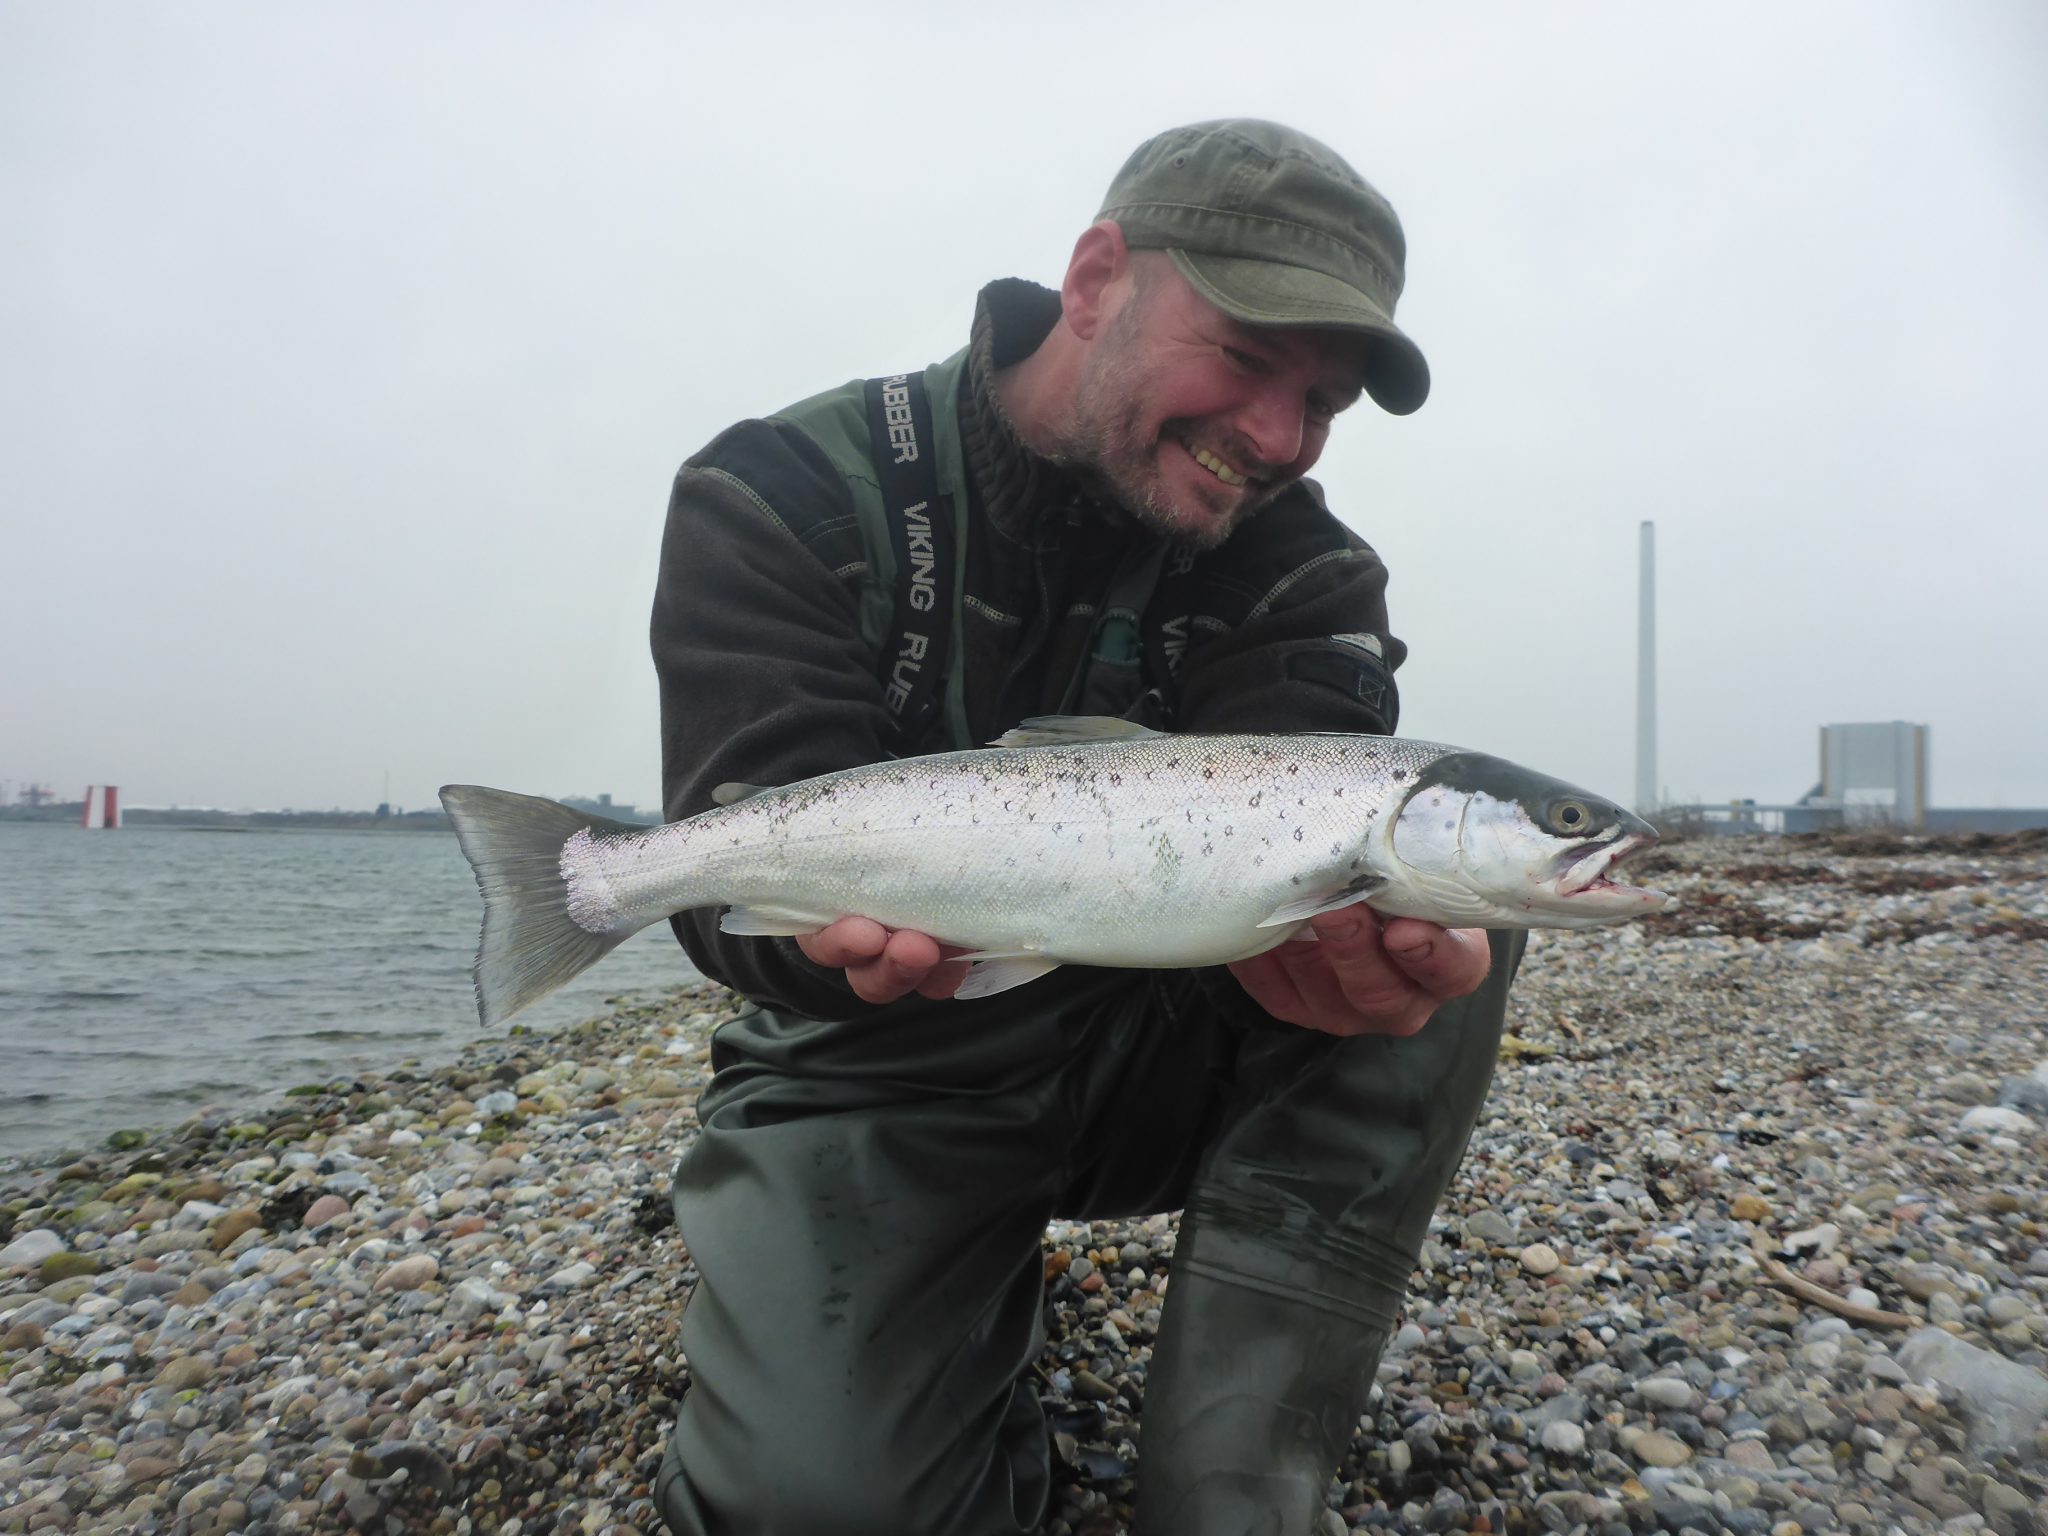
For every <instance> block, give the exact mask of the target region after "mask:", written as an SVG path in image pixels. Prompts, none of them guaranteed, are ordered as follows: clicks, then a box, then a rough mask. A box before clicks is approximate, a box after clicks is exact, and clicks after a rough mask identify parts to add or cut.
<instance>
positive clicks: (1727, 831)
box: [1660, 720, 2048, 835]
mask: <svg viewBox="0 0 2048 1536" xmlns="http://www.w3.org/2000/svg"><path fill="white" fill-rule="evenodd" d="M1930 735H1931V733H1930V732H1929V731H1928V728H1927V727H1926V726H1924V725H1914V724H1910V723H1909V722H1907V721H1904V720H1884V721H1877V722H1866V723H1860V724H1853V725H1824V726H1822V727H1821V728H1820V782H1819V783H1818V784H1815V785H1814V786H1813V788H1812V789H1810V790H1808V791H1807V792H1806V793H1805V794H1803V795H1801V796H1800V797H1799V799H1798V800H1797V801H1795V802H1793V803H1792V804H1790V805H1762V804H1759V803H1758V802H1756V801H1754V800H1733V801H1730V802H1728V803H1727V804H1726V805H1671V806H1665V807H1663V808H1662V810H1661V812H1660V814H1661V815H1662V816H1663V817H1665V818H1668V819H1670V820H1672V821H1680V822H1687V823H1691V824H1694V825H1697V826H1698V827H1700V829H1701V830H1703V831H1706V832H1709V833H1714V834H1720V835H1735V834H1740V833H1745V832H1826V831H1830V830H1833V829H1835V828H1840V827H1887V828H1891V829H1893V830H1896V831H1900V832H1930V833H1932V832H2022V831H2026V830H2028V829H2030V828H2034V827H2048V807H2043V808H2037V809H2032V810H2028V809H2021V808H2013V807H2004V806H1963V807H1956V806H1935V805H1932V804H1930V803H1929V801H1930V799H1931V795H1930V792H1929V788H1928V754H1929V744H1930Z"/></svg>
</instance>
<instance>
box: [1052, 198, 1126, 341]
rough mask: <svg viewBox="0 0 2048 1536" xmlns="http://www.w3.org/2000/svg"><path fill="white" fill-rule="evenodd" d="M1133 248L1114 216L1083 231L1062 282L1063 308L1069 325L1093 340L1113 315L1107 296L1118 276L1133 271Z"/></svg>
mask: <svg viewBox="0 0 2048 1536" xmlns="http://www.w3.org/2000/svg"><path fill="white" fill-rule="evenodd" d="M1130 267H1131V253H1130V248H1129V247H1128V246H1126V245H1125V244H1124V232H1123V229H1122V227H1121V226H1120V225H1119V224H1118V223H1117V222H1116V221H1115V220H1114V219H1098V220H1097V221H1096V222H1095V223H1093V224H1090V225H1089V226H1088V227H1087V228H1086V229H1084V230H1082V231H1081V238H1080V239H1078V240H1076V241H1075V242H1074V254H1073V256H1072V257H1071V258H1069V260H1068V262H1067V276H1066V281H1065V282H1063V283H1061V284H1060V310H1061V313H1062V315H1063V317H1064V319H1065V321H1066V326H1067V329H1068V330H1070V331H1072V332H1073V333H1074V334H1075V336H1077V337H1079V338H1080V339H1081V340H1082V341H1092V340H1094V339H1095V336H1096V335H1097V333H1099V332H1100V331H1101V329H1102V326H1103V322H1104V321H1106V320H1107V319H1108V318H1109V308H1108V304H1107V298H1108V295H1109V292H1110V289H1111V287H1112V285H1113V284H1115V282H1116V281H1117V279H1118V278H1120V277H1123V276H1124V275H1125V274H1126V273H1128V272H1129V271H1130Z"/></svg>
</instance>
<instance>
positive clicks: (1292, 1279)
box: [1137, 1217, 1391, 1536]
mask: <svg viewBox="0 0 2048 1536" xmlns="http://www.w3.org/2000/svg"><path fill="white" fill-rule="evenodd" d="M1182 1220H1183V1225H1182V1234H1183V1235H1182V1240H1181V1243H1180V1245H1179V1247H1178V1248H1177V1249H1176V1251H1175V1256H1174V1263H1173V1281H1172V1288H1171V1292H1170V1297H1171V1305H1172V1315H1173V1321H1172V1328H1173V1330H1174V1334H1173V1338H1174V1340H1175V1341H1176V1342H1178V1343H1180V1344H1181V1346H1182V1347H1178V1348H1170V1347H1162V1348H1161V1349H1160V1350H1159V1351H1157V1352H1156V1353H1155V1354H1154V1356H1153V1364H1152V1369H1151V1372H1150V1375H1149V1377H1148V1379H1147V1381H1146V1394H1145V1417H1144V1423H1143V1425H1142V1430H1141V1434H1140V1448H1141V1455H1140V1458H1139V1463H1138V1524H1137V1530H1138V1531H1139V1532H1140V1533H1143V1536H1167V1533H1169V1532H1171V1533H1173V1536H1248V1533H1256V1536H1309V1533H1316V1532H1320V1530H1321V1527H1320V1525H1319V1524H1318V1523H1317V1522H1318V1521H1320V1520H1321V1518H1322V1513H1323V1510H1324V1508H1325V1502H1324V1492H1325V1490H1326V1489H1327V1488H1328V1487H1329V1482H1330V1475H1331V1473H1332V1472H1334V1471H1335V1470H1336V1467H1337V1462H1338V1458H1339V1457H1341V1456H1342V1455H1343V1453H1344V1449H1345V1447H1346V1446H1348V1445H1349V1444H1350V1443H1351V1433H1352V1430H1353V1429H1354V1428H1355V1427H1356V1426H1357V1423H1358V1417H1359V1415H1360V1414H1361V1413H1362V1412H1364V1410H1365V1401H1366V1396H1367V1394H1368V1393H1369V1392H1370V1391H1371V1390H1372V1383H1373V1374H1374V1372H1375V1370H1376V1369H1377V1368H1378V1365H1379V1359H1380V1352H1381V1350H1382V1349H1384V1348H1385V1346H1386V1342H1387V1325H1388V1323H1389V1322H1390V1321H1391V1316H1390V1313H1391V1308H1389V1307H1387V1306H1386V1305H1385V1304H1384V1299H1383V1295H1384V1293H1382V1298H1381V1299H1380V1300H1379V1303H1378V1304H1374V1302H1373V1301H1369V1300H1365V1299H1364V1298H1361V1297H1360V1296H1359V1295H1358V1294H1357V1293H1358V1291H1359V1290H1360V1287H1358V1286H1357V1285H1356V1284H1355V1281H1356V1278H1357V1275H1358V1270H1357V1267H1356V1266H1354V1265H1349V1264H1345V1263H1342V1262H1336V1263H1330V1262H1318V1261H1317V1260H1314V1259H1309V1258H1302V1259H1297V1260H1294V1261H1292V1262H1282V1263H1279V1264H1277V1265H1276V1264H1274V1263H1273V1259H1274V1258H1275V1257H1276V1256H1277V1255H1276V1249H1277V1247H1278V1246H1279V1245H1277V1244H1271V1243H1265V1242H1258V1243H1254V1242H1250V1241H1248V1240H1247V1239H1245V1238H1243V1237H1242V1236H1239V1235H1236V1234H1228V1233H1225V1232H1224V1231H1222V1230H1221V1229H1220V1228H1218V1227H1216V1226H1214V1225H1211V1226H1209V1227H1207V1228H1200V1227H1198V1228H1197V1230H1195V1231H1194V1232H1193V1233H1189V1231H1188V1226H1187V1218H1186V1217H1183V1219H1182ZM1294 1241H1295V1243H1300V1244H1302V1245H1303V1246H1306V1247H1309V1248H1316V1247H1320V1246H1322V1245H1321V1244H1319V1243H1316V1242H1315V1241H1313V1240H1308V1238H1307V1234H1306V1233H1301V1232H1297V1233H1296V1234H1295V1235H1294ZM1289 1246H1293V1244H1290V1245H1289ZM1347 1291H1348V1292H1350V1293H1351V1294H1346V1292H1347Z"/></svg>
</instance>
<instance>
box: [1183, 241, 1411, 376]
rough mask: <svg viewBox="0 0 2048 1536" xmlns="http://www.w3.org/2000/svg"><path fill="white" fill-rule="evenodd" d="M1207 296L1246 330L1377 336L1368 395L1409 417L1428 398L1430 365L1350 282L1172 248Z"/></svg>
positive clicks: (1368, 357) (1368, 362)
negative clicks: (1249, 327) (1273, 327)
mask: <svg viewBox="0 0 2048 1536" xmlns="http://www.w3.org/2000/svg"><path fill="white" fill-rule="evenodd" d="M1168 254H1169V255H1170V256H1172V257H1173V264H1174V265H1175V266H1176V267H1178V268H1179V269H1180V274H1181V276H1183V277H1185V278H1186V279H1187V280H1188V282H1189V283H1190V284H1192V285H1193V286H1194V289H1195V291H1196V292H1197V293H1199V294H1200V295H1201V296H1202V297H1203V298H1205V299H1207V300H1208V301H1209V302H1210V303H1211V304H1214V305H1215V306H1216V307H1217V308H1218V309H1220V310H1222V311H1223V312H1224V313H1225V314H1226V315H1229V316H1230V317H1231V318H1232V319H1233V320H1242V321H1243V322H1244V323H1245V324H1246V325H1286V326H1308V327H1314V328H1316V329H1320V330H1333V331H1356V332H1358V333H1360V334H1361V335H1365V336H1369V337H1371V338H1373V342H1374V345H1372V346H1370V347H1368V348H1366V351H1365V368H1366V373H1365V391H1366V393H1367V394H1369V395H1371V396H1372V397H1373V399H1374V401H1376V402H1377V403H1378V405H1379V406H1380V408H1381V409H1382V410H1385V411H1388V412H1391V413H1392V414H1393V415H1396V416H1406V415H1407V414H1408V413H1409V412H1410V411H1413V410H1416V409H1418V408H1420V406H1421V405H1422V402H1423V401H1425V400H1427V399H1428V398H1429V364H1428V363H1427V362H1426V361H1425V360H1424V359H1423V356H1422V349H1421V348H1420V347H1418V346H1416V345H1415V343H1414V342H1412V341H1410V340H1409V339H1408V338H1407V336H1406V335H1404V334H1403V333H1402V331H1401V329H1400V327H1398V326H1396V325H1395V324H1394V322H1393V320H1392V318H1391V317H1390V316H1389V315H1388V314H1387V312H1386V311H1385V310H1383V309H1381V308H1380V307H1379V306H1378V305H1377V304H1375V303H1373V301H1372V300H1371V299H1369V298H1367V297H1366V296H1365V295H1364V294H1363V293H1360V292H1359V291H1358V290H1357V289H1356V288H1354V287H1352V286H1351V285H1350V284H1349V283H1346V282H1342V281H1340V280H1339V279H1337V278H1334V277H1331V276H1329V275H1328V274H1326V273H1322V272H1316V271H1313V270H1311V269H1310V268H1308V267H1296V266H1289V265H1286V264H1284V263H1281V262H1277V261H1251V260H1248V259H1246V258H1244V257H1241V256H1212V255H1209V254H1207V253H1206V252H1205V253H1201V254H1197V253H1195V252H1192V251H1185V250H1179V249H1175V250H1171V251H1169V252H1168Z"/></svg>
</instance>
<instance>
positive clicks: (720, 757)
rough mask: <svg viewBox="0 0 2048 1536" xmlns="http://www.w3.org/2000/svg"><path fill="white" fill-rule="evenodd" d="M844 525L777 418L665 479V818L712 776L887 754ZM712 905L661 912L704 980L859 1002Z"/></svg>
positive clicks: (790, 774)
mask: <svg viewBox="0 0 2048 1536" xmlns="http://www.w3.org/2000/svg"><path fill="white" fill-rule="evenodd" d="M852 527H853V520H852V505H851V498H850V496H849V495H848V493H847V491H846V488H845V486H844V484H843V483H842V482H841V481H840V480H839V477H838V475H837V473H836V472H835V471H834V470H833V469H832V467H831V465H830V464H829V463H828V462H827V461H826V460H825V459H824V457H823V455H822V454H820V453H818V451H817V450H816V449H815V448H814V447H812V446H811V445H810V444H809V442H808V440H806V439H803V438H802V437H801V436H800V434H797V433H796V432H795V431H794V430H793V429H790V428H787V427H782V426H779V425H777V424H771V423H766V422H743V423H741V424H740V425H739V426H737V427H734V428H732V429H731V430H730V431H728V432H726V433H725V434H723V435H722V436H721V437H719V438H718V439H717V440H715V441H714V442H713V443H712V444H711V445H710V447H708V448H706V449H705V450H704V452H703V453H701V454H699V455H697V456H696V457H695V458H692V459H691V460H690V461H689V462H688V463H686V464H685V465H684V466H683V468H682V470H681V472H680V473H679V474H678V475H677V476H676V481H675V489H674V492H673V495H672V496H671V498H670V501H669V511H668V524H667V528H666V531H665V532H664V534H663V536H662V548H661V566H660V571H659V575H658V577H657V579H656V584H655V592H654V615H653V623H652V641H653V650H654V669H655V673H656V676H657V677H658V679H659V682H660V689H661V756H662V809H663V813H664V815H665V816H666V817H667V818H668V819H669V820H670V821H675V820H679V819H681V818H683V817H685V816H692V815H696V814H697V813H699V812H701V811H705V810H708V809H710V808H711V806H712V803H713V802H712V799H711V792H712V790H713V789H715V788H716V787H717V786H718V785H720V784H723V783H727V782H739V783H746V784H770V785H772V784H788V783H794V782H795V781H796V780H798V779H805V778H810V777H812V776H813V775H816V774H821V773H831V772H835V771H837V770H839V769H842V768H850V767H853V766H855V765H858V764H861V763H870V762H876V761H879V760H880V759H882V758H883V757H886V756H887V755H888V754H887V752H886V750H885V747H884V732H885V730H886V727H887V724H888V715H887V712H886V710H885V709H884V707H883V704H882V700H881V689H880V686H879V684H878V683H877V681H876V679H875V676H874V673H873V671H872V669H871V665H870V659H869V657H868V656H867V654H866V647H865V646H864V645H863V644H862V641H861V636H860V620H859V607H858V602H859V599H858V589H857V585H856V584H855V583H854V582H853V581H851V580H849V579H848V578H849V576H850V575H857V574H858V571H857V569H850V568H849V566H848V564H847V563H846V557H847V556H848V555H849V552H850V553H851V556H852V558H853V559H855V560H857V559H858V558H859V554H858V552H859V548H860V546H859V540H858V536H857V533H855V534H854V535H853V536H852V541H851V544H850V545H848V544H847V542H846V536H847V534H848V531H849V530H851V529H852ZM719 913H720V909H719V908H717V907H707V908H699V909H696V910H693V911H688V912H681V913H678V914H676V915H675V916H674V917H673V918H672V919H671V920H670V922H671V925H672V926H673V927H674V929H675V932H676V936H677V938H678V939H680V940H681V941H682V945H683V948H684V949H685V950H686V951H688V953H689V956H690V959H691V960H692V961H693V962H694V963H695V964H696V966H697V968H698V969H699V970H701V971H703V972H704V974H705V975H707V976H710V977H712V978H713V979H715V980H717V981H721V982H723V983H724V984H725V985H727V986H729V987H731V988H732V989H733V990H735V991H737V992H739V993H741V994H743V995H744V996H746V997H748V998H751V999H752V1000H754V1001H756V1002H759V1003H762V1004H765V1005H768V1006H770V1007H775V1008H782V1009H787V1010H790V1011H792V1012H796V1013H800V1014H804V1015H807V1016H810V1017H816V1018H835V1017H845V1016H847V1015H850V1014H854V1013H859V1012H865V1011H867V1010H868V1009H869V1006H870V1005H868V1004H865V1003H863V1002H861V1001H860V1000H859V999H858V998H857V997H855V995H854V993H853V991H852V989H851V988H850V987H848V986H847V984H846V980H845V976H844V974H843V973H842V972H838V971H831V970H827V969H824V968H823V967H820V966H817V965H814V964H812V963H811V961H809V960H808V959H806V958H805V957H804V955H803V953H802V952H801V951H800V950H799V949H798V948H797V946H796V943H795V941H794V940H793V939H786V938H755V937H740V936H736V935H733V934H727V933H722V932H720V930H719V927H718V918H719Z"/></svg>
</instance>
